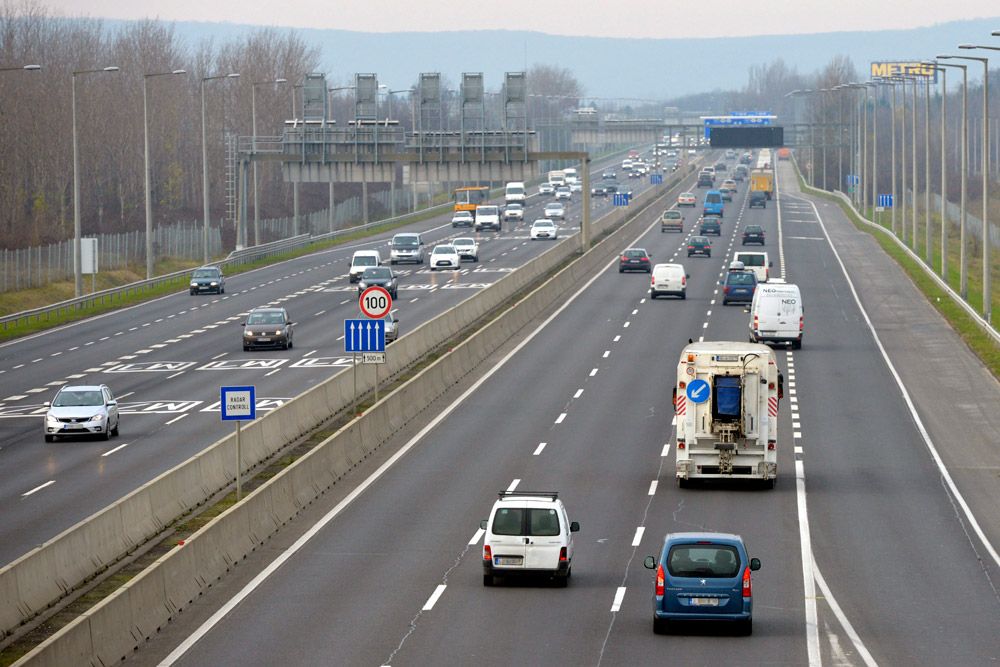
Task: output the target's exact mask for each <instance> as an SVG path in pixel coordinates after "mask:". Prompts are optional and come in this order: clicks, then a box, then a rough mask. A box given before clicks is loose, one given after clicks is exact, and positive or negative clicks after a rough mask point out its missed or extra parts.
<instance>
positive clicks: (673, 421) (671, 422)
mask: <svg viewBox="0 0 1000 667" xmlns="http://www.w3.org/2000/svg"><path fill="white" fill-rule="evenodd" d="M670 425H671V426H677V415H674V416H673V417H671V418H670Z"/></svg>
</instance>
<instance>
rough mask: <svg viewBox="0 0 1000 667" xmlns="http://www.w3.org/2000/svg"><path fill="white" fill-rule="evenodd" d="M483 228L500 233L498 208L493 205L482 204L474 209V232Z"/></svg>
mask: <svg viewBox="0 0 1000 667" xmlns="http://www.w3.org/2000/svg"><path fill="white" fill-rule="evenodd" d="M484 227H489V228H490V229H495V230H497V231H498V232H499V231H500V207H499V206H496V205H495V204H483V205H481V206H477V207H476V227H475V229H476V231H477V232H481V231H483V228H484Z"/></svg>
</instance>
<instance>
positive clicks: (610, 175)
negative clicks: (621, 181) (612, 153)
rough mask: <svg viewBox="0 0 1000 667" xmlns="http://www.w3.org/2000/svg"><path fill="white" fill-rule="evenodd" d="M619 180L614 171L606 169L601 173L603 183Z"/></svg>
mask: <svg viewBox="0 0 1000 667" xmlns="http://www.w3.org/2000/svg"><path fill="white" fill-rule="evenodd" d="M615 178H617V176H616V175H615V171H614V169H606V170H604V171H603V172H602V173H601V180H602V181H613V180H615Z"/></svg>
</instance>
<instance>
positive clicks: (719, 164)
mask: <svg viewBox="0 0 1000 667" xmlns="http://www.w3.org/2000/svg"><path fill="white" fill-rule="evenodd" d="M726 169H728V167H727V166H726V163H725V162H716V163H715V173H719V172H720V171H725V170H726Z"/></svg>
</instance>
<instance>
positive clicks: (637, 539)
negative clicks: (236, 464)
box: [234, 473, 646, 547]
mask: <svg viewBox="0 0 1000 667" xmlns="http://www.w3.org/2000/svg"><path fill="white" fill-rule="evenodd" d="M234 474H235V473H234ZM645 532H646V527H645V526H639V527H638V528H636V529H635V537H633V538H632V546H633V547H637V546H639V545H640V544H642V534H643V533H645Z"/></svg>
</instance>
